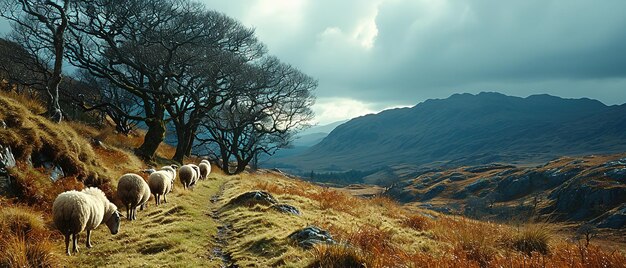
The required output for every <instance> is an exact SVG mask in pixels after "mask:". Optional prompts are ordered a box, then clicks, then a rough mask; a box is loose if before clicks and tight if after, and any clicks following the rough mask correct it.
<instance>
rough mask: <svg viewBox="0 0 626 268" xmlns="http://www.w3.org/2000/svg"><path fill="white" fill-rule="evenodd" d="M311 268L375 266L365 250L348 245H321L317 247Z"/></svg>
mask: <svg viewBox="0 0 626 268" xmlns="http://www.w3.org/2000/svg"><path fill="white" fill-rule="evenodd" d="M314 254H315V258H314V260H313V262H312V263H311V264H310V265H309V266H308V267H311V268H318V267H319V268H322V267H323V268H335V267H336V268H344V267H345V268H353V267H354V268H361V267H373V266H372V265H371V264H370V263H369V261H368V258H367V257H366V256H364V255H363V252H362V251H360V250H358V249H357V248H354V247H351V246H348V245H319V246H316V247H315V252H314Z"/></svg>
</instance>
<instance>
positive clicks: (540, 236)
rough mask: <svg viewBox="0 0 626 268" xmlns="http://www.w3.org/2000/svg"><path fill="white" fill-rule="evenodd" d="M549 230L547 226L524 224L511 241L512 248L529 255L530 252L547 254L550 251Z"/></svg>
mask: <svg viewBox="0 0 626 268" xmlns="http://www.w3.org/2000/svg"><path fill="white" fill-rule="evenodd" d="M550 239H551V234H550V231H549V230H548V229H547V226H543V225H527V226H524V227H523V228H522V229H521V230H520V231H519V232H518V233H517V234H516V235H515V236H514V237H513V241H511V245H512V246H513V248H514V249H515V250H517V251H519V252H523V253H526V254H527V255H531V254H532V252H539V253H541V254H544V255H545V254H548V253H549V251H550V248H549V242H550Z"/></svg>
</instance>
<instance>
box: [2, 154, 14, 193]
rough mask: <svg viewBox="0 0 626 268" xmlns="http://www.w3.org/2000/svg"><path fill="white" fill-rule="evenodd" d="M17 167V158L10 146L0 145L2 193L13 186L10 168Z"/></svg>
mask: <svg viewBox="0 0 626 268" xmlns="http://www.w3.org/2000/svg"><path fill="white" fill-rule="evenodd" d="M12 167H15V156H14V155H13V151H12V150H11V147H9V146H6V147H5V146H3V145H0V193H4V192H7V191H8V190H9V188H10V186H11V176H9V170H8V168H12Z"/></svg>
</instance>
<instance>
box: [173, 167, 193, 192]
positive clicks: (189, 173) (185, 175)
mask: <svg viewBox="0 0 626 268" xmlns="http://www.w3.org/2000/svg"><path fill="white" fill-rule="evenodd" d="M178 177H179V178H180V183H182V184H183V188H184V189H185V190H187V189H188V188H189V186H191V184H192V183H193V182H194V181H195V180H196V177H197V174H196V170H195V169H194V168H193V167H192V166H191V165H184V166H182V167H180V170H179V171H178Z"/></svg>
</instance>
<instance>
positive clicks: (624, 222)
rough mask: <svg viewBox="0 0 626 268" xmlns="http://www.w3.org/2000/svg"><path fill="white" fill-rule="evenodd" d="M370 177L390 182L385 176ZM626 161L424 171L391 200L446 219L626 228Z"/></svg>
mask: <svg viewBox="0 0 626 268" xmlns="http://www.w3.org/2000/svg"><path fill="white" fill-rule="evenodd" d="M370 177H379V178H381V179H384V176H383V174H373V175H371V176H370ZM624 182H626V155H625V154H614V155H590V156H584V157H575V158H573V157H562V158H558V159H555V160H552V161H550V162H547V163H545V164H543V165H540V166H536V167H525V168H524V167H516V166H511V165H498V164H490V165H480V166H471V167H458V168H454V169H431V170H424V171H423V172H422V173H421V174H416V175H414V176H413V177H409V178H407V179H401V180H396V181H395V182H394V183H393V184H392V185H391V186H390V187H388V188H387V189H388V190H387V192H386V194H387V195H388V196H390V197H393V198H394V199H396V200H399V201H401V202H404V203H413V204H415V205H416V206H419V207H422V208H429V209H434V210H437V211H440V212H444V213H448V214H449V213H452V212H460V213H463V214H465V215H467V216H471V217H476V218H480V219H483V220H486V219H497V220H506V219H515V218H516V217H517V218H521V219H524V218H532V217H535V216H539V217H545V218H546V219H547V218H550V219H552V220H561V221H590V222H591V223H593V224H594V225H597V226H598V227H600V228H613V229H621V228H624V227H626V185H625V184H624Z"/></svg>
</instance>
